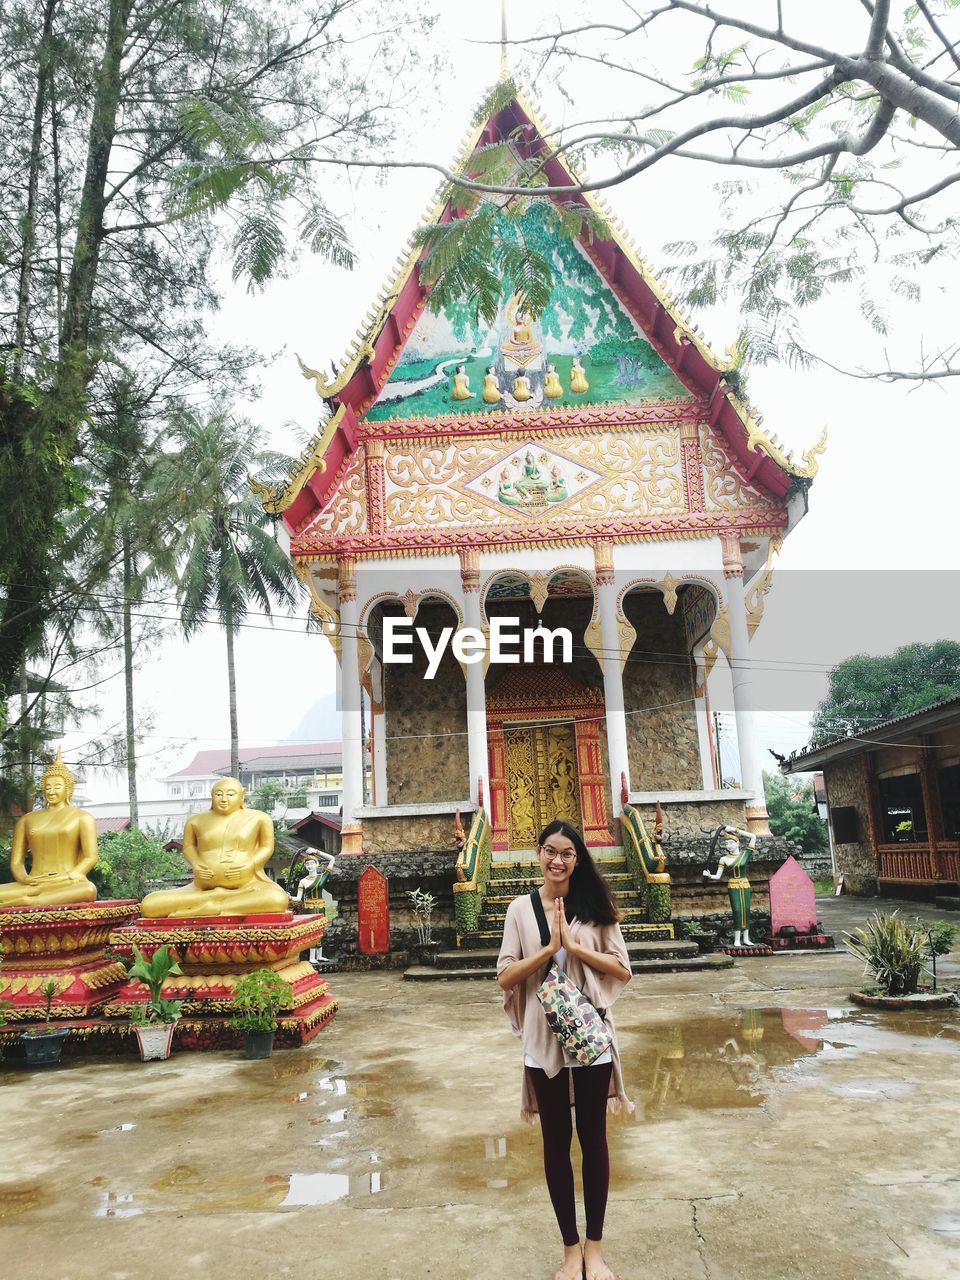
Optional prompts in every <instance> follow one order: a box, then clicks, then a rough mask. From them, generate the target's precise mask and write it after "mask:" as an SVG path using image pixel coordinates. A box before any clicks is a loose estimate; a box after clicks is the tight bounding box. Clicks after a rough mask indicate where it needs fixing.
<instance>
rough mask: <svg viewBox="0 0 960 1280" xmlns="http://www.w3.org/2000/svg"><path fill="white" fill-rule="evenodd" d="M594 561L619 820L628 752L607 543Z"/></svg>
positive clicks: (627, 774) (598, 549)
mask: <svg viewBox="0 0 960 1280" xmlns="http://www.w3.org/2000/svg"><path fill="white" fill-rule="evenodd" d="M594 556H595V559H596V575H595V576H596V583H597V611H598V613H599V614H600V644H601V646H602V648H603V701H604V708H605V716H606V723H607V757H608V760H609V764H610V797H611V799H612V801H613V816H614V817H615V818H617V817H619V816H620V814H621V812H622V810H623V805H622V804H621V803H620V780H621V775H623V776H624V777H626V780H627V790H628V791H629V789H630V752H629V749H628V747H627V719H626V715H625V714H624V710H625V709H624V702H623V657H622V655H621V653H620V628H619V618H618V616H617V589H616V586H615V585H614V577H613V551H612V548H611V547H610V546H609V544H607V543H595V544H594Z"/></svg>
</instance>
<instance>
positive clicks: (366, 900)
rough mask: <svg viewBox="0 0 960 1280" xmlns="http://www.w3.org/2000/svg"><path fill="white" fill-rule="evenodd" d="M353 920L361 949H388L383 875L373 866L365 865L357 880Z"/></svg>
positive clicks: (387, 905) (387, 904)
mask: <svg viewBox="0 0 960 1280" xmlns="http://www.w3.org/2000/svg"><path fill="white" fill-rule="evenodd" d="M357 921H358V932H359V937H358V939H357V942H358V945H359V947H360V950H361V951H363V952H364V953H365V954H367V955H373V954H378V953H380V952H383V951H389V950H390V898H389V895H388V892H387V877H386V876H385V875H382V874H381V872H379V871H378V870H377V868H376V867H367V868H366V869H365V870H364V871H363V872H362V873H361V875H360V879H359V881H358V883H357Z"/></svg>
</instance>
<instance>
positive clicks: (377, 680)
mask: <svg viewBox="0 0 960 1280" xmlns="http://www.w3.org/2000/svg"><path fill="white" fill-rule="evenodd" d="M370 687H371V689H372V694H371V696H370V722H371V732H372V740H374V803H375V804H378V805H381V804H389V800H388V797H387V716H385V714H384V701H383V667H381V666H380V660H379V659H378V658H374V660H372V664H371V668H370Z"/></svg>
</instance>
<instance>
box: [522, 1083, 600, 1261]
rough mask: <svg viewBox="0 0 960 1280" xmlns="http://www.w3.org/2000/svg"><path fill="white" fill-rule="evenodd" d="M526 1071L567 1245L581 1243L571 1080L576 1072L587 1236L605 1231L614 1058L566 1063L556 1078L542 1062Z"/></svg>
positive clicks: (592, 1237) (596, 1236)
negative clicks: (568, 1065)
mask: <svg viewBox="0 0 960 1280" xmlns="http://www.w3.org/2000/svg"><path fill="white" fill-rule="evenodd" d="M526 1070H527V1074H528V1075H529V1077H530V1083H531V1085H532V1086H533V1092H534V1094H535V1095H536V1099H537V1106H538V1108H539V1110H540V1131H541V1133H542V1134H543V1170H544V1173H545V1174H546V1175H547V1190H548V1191H549V1192H550V1200H551V1202H552V1204H553V1211H554V1213H555V1214H556V1215H557V1223H558V1225H559V1227H560V1234H561V1235H562V1236H563V1243H564V1244H565V1245H571V1244H577V1243H578V1242H579V1240H580V1233H579V1232H578V1231H577V1208H576V1205H575V1204H574V1199H573V1167H572V1165H571V1164H570V1140H571V1138H572V1136H573V1122H572V1120H571V1118H570V1080H569V1075H570V1074H572V1075H573V1097H574V1110H575V1111H576V1116H577V1138H578V1140H579V1142H580V1151H581V1153H582V1155H583V1203H584V1208H585V1209H586V1211H587V1239H588V1240H600V1239H602V1237H603V1216H604V1213H605V1212H606V1208H607V1189H608V1188H609V1186H610V1156H609V1154H608V1153H607V1091H608V1090H609V1087H610V1072H611V1071H612V1070H613V1064H612V1063H610V1062H608V1063H606V1064H605V1065H604V1066H602V1067H573V1068H566V1067H565V1068H564V1069H563V1070H562V1071H560V1072H559V1073H558V1074H557V1075H555V1076H554V1077H553V1079H552V1080H551V1079H549V1078H548V1076H547V1073H546V1072H545V1071H541V1070H540V1068H539V1067H527V1068H526Z"/></svg>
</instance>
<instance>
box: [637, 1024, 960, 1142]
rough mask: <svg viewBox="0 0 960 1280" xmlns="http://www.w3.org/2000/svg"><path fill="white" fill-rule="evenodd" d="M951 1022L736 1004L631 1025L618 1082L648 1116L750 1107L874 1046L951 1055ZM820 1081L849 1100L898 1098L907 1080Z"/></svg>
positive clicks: (954, 1030)
mask: <svg viewBox="0 0 960 1280" xmlns="http://www.w3.org/2000/svg"><path fill="white" fill-rule="evenodd" d="M956 1035H957V1027H956V1025H955V1024H954V1022H953V1021H952V1019H947V1020H945V1019H944V1017H943V1015H942V1014H937V1013H932V1014H931V1015H918V1016H915V1017H912V1018H910V1019H909V1021H907V1022H904V1021H900V1020H898V1021H897V1022H896V1023H891V1022H889V1021H884V1020H882V1019H878V1018H877V1016H876V1015H875V1014H872V1013H871V1014H864V1013H861V1012H860V1011H859V1010H845V1009H740V1010H737V1011H736V1012H730V1013H725V1014H718V1015H715V1016H710V1017H706V1018H699V1019H689V1020H685V1021H683V1022H679V1023H676V1024H674V1025H671V1026H661V1027H657V1028H653V1029H649V1030H644V1031H641V1032H639V1033H638V1034H637V1036H636V1038H635V1045H625V1046H624V1050H623V1061H624V1069H625V1071H626V1072H627V1073H628V1076H629V1081H628V1083H629V1084H630V1085H631V1086H633V1084H634V1081H637V1082H639V1089H637V1093H638V1094H639V1095H640V1096H641V1097H642V1099H643V1102H644V1104H645V1113H646V1118H647V1119H648V1120H658V1119H662V1118H664V1116H665V1115H666V1113H668V1112H669V1111H670V1110H671V1109H673V1108H676V1107H695V1108H697V1109H700V1110H715V1109H723V1108H738V1107H739V1108H742V1107H759V1106H762V1105H763V1104H764V1102H765V1101H766V1100H767V1099H768V1098H769V1097H770V1095H771V1093H772V1092H773V1091H774V1090H775V1089H776V1088H777V1087H778V1086H780V1085H782V1084H784V1083H787V1082H798V1081H800V1080H809V1079H810V1073H811V1070H817V1071H819V1070H820V1067H821V1066H822V1065H824V1064H826V1063H829V1062H839V1061H851V1060H855V1059H857V1058H858V1057H860V1056H861V1055H862V1054H864V1053H868V1052H873V1051H876V1050H892V1049H896V1050H900V1051H903V1050H905V1049H911V1050H918V1051H920V1052H921V1053H923V1052H940V1053H943V1052H953V1051H954V1046H955V1043H956ZM826 1087H827V1088H828V1089H829V1090H830V1091H831V1092H832V1093H834V1094H836V1095H838V1096H843V1097H849V1098H865V1099H866V1098H874V1097H884V1098H902V1097H907V1096H909V1095H910V1094H912V1093H913V1092H914V1091H915V1087H916V1086H915V1085H913V1084H911V1083H909V1082H907V1081H903V1080H895V1079H890V1080H886V1079H854V1080H847V1081H845V1082H838V1083H836V1084H830V1083H827V1084H826Z"/></svg>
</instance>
